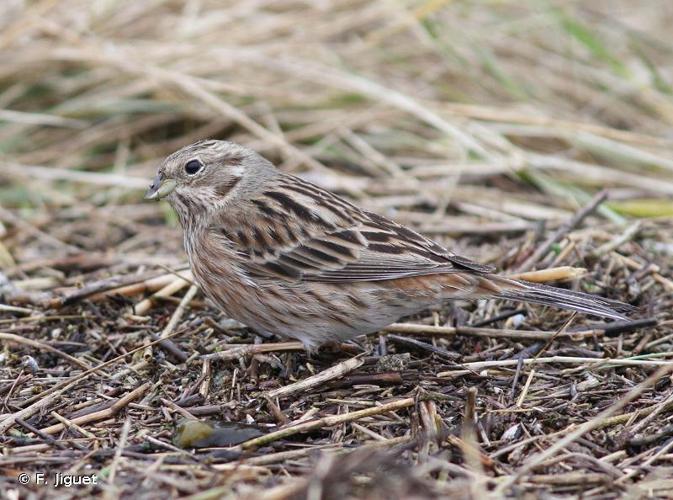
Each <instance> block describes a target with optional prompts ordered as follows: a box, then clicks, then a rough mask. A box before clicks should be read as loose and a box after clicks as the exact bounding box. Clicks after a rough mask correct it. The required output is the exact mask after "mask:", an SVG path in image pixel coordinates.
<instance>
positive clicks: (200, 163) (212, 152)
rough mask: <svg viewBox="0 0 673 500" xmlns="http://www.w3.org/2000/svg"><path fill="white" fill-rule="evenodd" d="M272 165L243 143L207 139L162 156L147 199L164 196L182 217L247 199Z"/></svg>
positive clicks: (271, 171)
mask: <svg viewBox="0 0 673 500" xmlns="http://www.w3.org/2000/svg"><path fill="white" fill-rule="evenodd" d="M274 173H275V168H274V167H273V166H272V165H271V163H269V162H268V161H267V160H265V159H264V158H262V157H261V156H259V155H258V154H257V153H255V152H254V151H251V150H249V149H247V148H244V147H243V146H240V145H238V144H235V143H233V142H228V141H215V140H207V141H200V142H196V143H194V144H191V145H189V146H186V147H184V148H182V149H180V150H178V151H176V152H175V153H173V154H172V155H170V156H169V157H168V158H166V159H165V160H164V162H163V163H162V165H161V166H160V167H159V170H158V171H157V175H156V177H155V178H154V180H153V181H152V184H151V185H150V187H149V189H148V190H147V193H146V194H145V198H146V199H151V200H160V199H166V200H167V201H168V202H169V203H170V204H171V205H172V206H173V208H175V210H176V211H177V212H178V215H179V216H180V218H181V219H182V220H185V219H183V217H184V216H187V215H202V214H203V212H208V211H211V210H214V209H220V208H224V207H226V206H231V205H232V204H235V203H237V202H241V201H243V200H245V199H248V198H249V197H250V196H251V195H252V194H253V193H254V191H255V190H256V189H257V186H258V185H260V184H261V183H263V180H264V178H266V177H268V176H270V175H273V174H274Z"/></svg>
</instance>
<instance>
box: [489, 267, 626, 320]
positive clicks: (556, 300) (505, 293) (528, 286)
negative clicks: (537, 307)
mask: <svg viewBox="0 0 673 500" xmlns="http://www.w3.org/2000/svg"><path fill="white" fill-rule="evenodd" d="M482 279H483V280H487V281H489V282H490V283H488V285H487V286H484V287H483V288H486V289H487V290H489V292H490V295H495V296H496V297H498V298H502V299H509V300H515V301H517V302H531V303H534V304H542V305H546V306H551V307H556V308H558V309H568V310H571V311H578V312H581V313H585V314H592V315H594V316H599V317H602V318H612V319H617V320H628V317H627V316H625V314H627V313H629V312H633V311H635V310H636V308H635V307H633V306H631V305H629V304H625V303H623V302H619V301H617V300H611V299H606V298H604V297H599V296H597V295H591V294H588V293H582V292H573V291H571V290H566V289H564V288H554V287H551V286H546V285H540V284H537V283H529V282H526V281H518V280H512V279H508V278H502V277H500V276H489V277H483V278H482ZM494 285H495V287H497V289H499V290H498V291H497V292H496V293H493V286H494Z"/></svg>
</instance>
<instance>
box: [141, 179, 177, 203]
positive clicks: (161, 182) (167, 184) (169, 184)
mask: <svg viewBox="0 0 673 500" xmlns="http://www.w3.org/2000/svg"><path fill="white" fill-rule="evenodd" d="M176 185H177V183H176V182H175V181H174V180H173V179H162V176H161V174H157V176H156V177H155V178H154V180H153V181H152V184H150V187H149V189H148V190H147V192H146V193H145V199H146V200H160V199H162V198H165V197H166V196H168V195H169V194H171V192H172V191H173V190H174V189H175V186H176Z"/></svg>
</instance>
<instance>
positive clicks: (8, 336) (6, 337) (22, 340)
mask: <svg viewBox="0 0 673 500" xmlns="http://www.w3.org/2000/svg"><path fill="white" fill-rule="evenodd" d="M0 341H7V342H16V343H17V344H23V345H27V346H30V347H34V348H35V349H40V350H43V351H48V352H50V353H52V354H55V355H57V356H59V357H61V358H63V359H65V360H66V361H68V362H69V363H71V364H73V365H75V366H77V367H78V368H82V369H84V370H90V369H91V366H89V365H88V364H86V363H85V362H84V361H82V360H80V359H77V358H75V357H73V356H71V355H70V354H67V353H65V352H63V351H60V350H58V349H56V348H55V347H52V346H50V345H47V344H44V343H42V342H39V341H37V340H33V339H29V338H27V337H21V336H19V335H14V334H13V333H4V332H0Z"/></svg>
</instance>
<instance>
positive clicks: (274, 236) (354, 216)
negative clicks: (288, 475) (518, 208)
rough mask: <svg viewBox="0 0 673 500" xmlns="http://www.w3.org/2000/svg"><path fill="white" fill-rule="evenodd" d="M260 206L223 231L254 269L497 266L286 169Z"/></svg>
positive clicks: (394, 271) (263, 273)
mask: <svg viewBox="0 0 673 500" xmlns="http://www.w3.org/2000/svg"><path fill="white" fill-rule="evenodd" d="M252 206H253V207H256V208H257V216H254V217H248V218H246V219H245V220H239V221H236V222H237V224H238V227H237V230H236V231H226V230H224V229H222V230H220V231H219V232H220V233H221V234H227V235H228V237H229V239H230V241H231V242H232V245H233V246H234V248H235V249H236V250H237V251H238V252H239V253H241V254H243V255H245V257H246V258H244V259H242V261H241V263H240V264H241V265H242V266H243V267H244V268H245V269H246V270H247V272H248V273H250V274H251V275H254V276H259V277H266V278H280V279H285V280H291V281H297V280H305V281H316V282H326V283H340V282H357V281H382V280H392V279H397V278H406V277H412V276H422V275H428V274H438V273H455V272H465V271H466V270H467V271H471V272H474V273H477V274H487V273H490V272H492V271H493V268H491V267H490V266H483V265H481V264H477V263H475V262H472V261H470V260H468V259H465V258H463V257H459V256H457V255H454V254H452V253H451V252H449V251H448V250H446V249H445V248H443V247H442V246H441V245H439V244H438V243H436V242H434V241H432V240H430V239H428V238H425V237H424V236H422V235H420V234H418V233H416V232H415V231H412V230H411V229H408V228H406V227H404V226H402V225H400V224H397V223H396V222H393V221H391V220H389V219H386V218H385V217H381V216H380V215H377V214H373V213H370V212H366V211H364V210H361V209H359V208H357V207H355V206H354V205H351V204H350V203H348V202H347V201H345V200H343V199H342V198H339V197H337V196H336V195H333V194H332V193H329V192H327V191H324V190H323V189H321V188H319V187H318V186H314V185H312V184H309V183H307V182H305V181H303V180H301V179H298V178H296V177H292V176H285V175H284V176H281V177H280V180H279V181H278V183H277V184H276V185H275V186H274V187H273V188H272V189H268V190H266V191H265V192H264V193H262V194H261V195H260V196H259V198H257V199H254V200H252ZM222 223H223V224H224V223H225V221H224V220H223V221H222ZM212 230H214V231H217V230H218V228H217V227H215V228H212Z"/></svg>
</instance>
